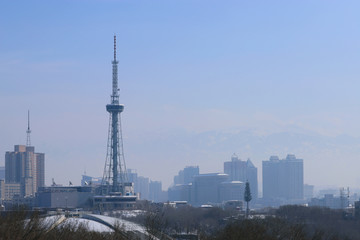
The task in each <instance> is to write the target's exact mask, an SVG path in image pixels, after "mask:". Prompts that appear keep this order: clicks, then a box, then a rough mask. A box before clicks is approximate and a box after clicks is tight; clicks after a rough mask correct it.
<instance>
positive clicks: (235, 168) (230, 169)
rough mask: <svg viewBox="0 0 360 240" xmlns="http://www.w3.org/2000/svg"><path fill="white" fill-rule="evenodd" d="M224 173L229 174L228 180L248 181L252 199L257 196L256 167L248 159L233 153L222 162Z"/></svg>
mask: <svg viewBox="0 0 360 240" xmlns="http://www.w3.org/2000/svg"><path fill="white" fill-rule="evenodd" d="M224 173H226V174H228V175H229V178H230V181H241V182H243V183H245V182H246V181H249V184H250V189H251V195H252V197H253V199H257V197H258V180H257V168H256V167H255V166H254V164H253V163H252V162H251V160H250V159H248V160H247V161H242V160H241V159H239V158H238V157H237V156H236V155H235V154H234V155H233V156H232V157H231V161H229V162H224Z"/></svg>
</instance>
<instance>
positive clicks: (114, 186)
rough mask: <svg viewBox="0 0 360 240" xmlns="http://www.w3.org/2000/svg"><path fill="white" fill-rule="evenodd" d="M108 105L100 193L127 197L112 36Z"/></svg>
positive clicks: (115, 61) (116, 68)
mask: <svg viewBox="0 0 360 240" xmlns="http://www.w3.org/2000/svg"><path fill="white" fill-rule="evenodd" d="M110 98H111V101H110V104H107V105H106V111H108V112H109V115H110V118H109V132H108V143H107V154H106V160H105V167H104V174H103V179H102V193H103V194H104V195H106V194H110V193H116V194H118V195H123V196H124V195H127V194H128V190H127V189H126V187H127V186H129V185H132V184H129V183H128V181H127V174H126V165H125V158H124V150H123V140H122V130H121V118H120V113H122V112H123V111H124V105H123V104H120V103H119V88H118V61H117V60H116V36H114V60H113V61H112V94H111V96H110Z"/></svg>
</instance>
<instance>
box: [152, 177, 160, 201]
mask: <svg viewBox="0 0 360 240" xmlns="http://www.w3.org/2000/svg"><path fill="white" fill-rule="evenodd" d="M149 200H150V201H153V202H161V200H162V184H161V182H160V181H151V180H150V182H149Z"/></svg>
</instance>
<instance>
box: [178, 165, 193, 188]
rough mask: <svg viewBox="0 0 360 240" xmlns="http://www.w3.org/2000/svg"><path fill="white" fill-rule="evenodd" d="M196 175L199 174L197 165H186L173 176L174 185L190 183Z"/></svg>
mask: <svg viewBox="0 0 360 240" xmlns="http://www.w3.org/2000/svg"><path fill="white" fill-rule="evenodd" d="M196 175H199V166H187V167H185V168H184V169H183V170H180V171H179V174H178V175H176V176H175V177H174V185H178V184H189V183H192V182H193V181H194V176H196Z"/></svg>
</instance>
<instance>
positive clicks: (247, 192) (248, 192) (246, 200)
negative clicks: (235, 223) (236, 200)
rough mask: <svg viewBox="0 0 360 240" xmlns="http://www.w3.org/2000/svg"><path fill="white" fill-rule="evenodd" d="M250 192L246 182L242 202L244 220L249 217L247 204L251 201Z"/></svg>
mask: <svg viewBox="0 0 360 240" xmlns="http://www.w3.org/2000/svg"><path fill="white" fill-rule="evenodd" d="M251 199H252V197H251V191H250V184H249V182H248V181H246V185H245V193H244V200H245V202H246V218H248V216H249V202H250V201H251Z"/></svg>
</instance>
